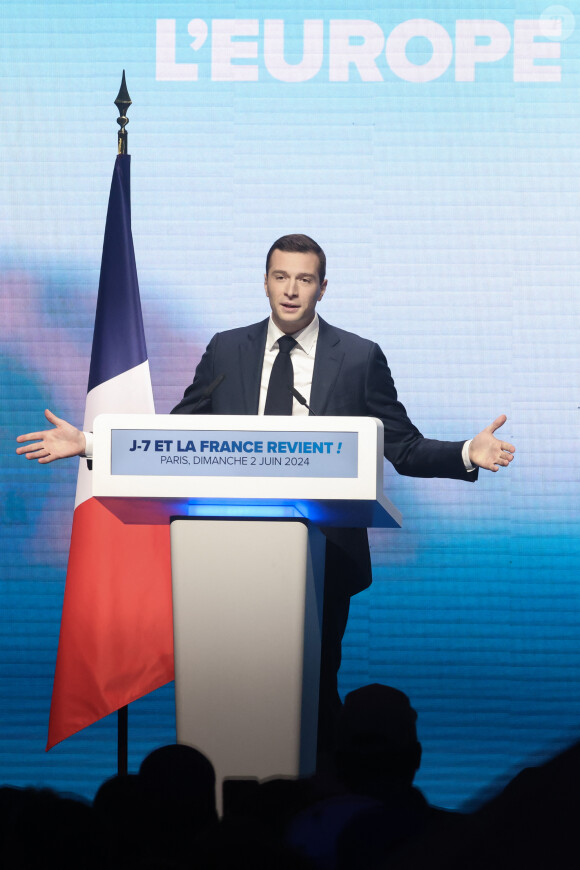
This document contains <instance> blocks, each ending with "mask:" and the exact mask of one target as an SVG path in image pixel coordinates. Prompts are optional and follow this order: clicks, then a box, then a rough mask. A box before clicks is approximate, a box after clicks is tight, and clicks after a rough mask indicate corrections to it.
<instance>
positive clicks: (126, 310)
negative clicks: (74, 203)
mask: <svg viewBox="0 0 580 870" xmlns="http://www.w3.org/2000/svg"><path fill="white" fill-rule="evenodd" d="M146 359H147V347H146V345H145V332H144V330H143V316H142V312H141V300H140V298H139V283H138V281H137V267H136V265H135V251H134V249H133V236H132V234H131V158H130V156H129V155H118V156H117V159H116V161H115V168H114V170H113V179H112V181H111V193H110V195H109V207H108V210H107V223H106V226H105V240H104V242H103V258H102V261H101V277H100V280H99V295H98V298H97V312H96V315H95V330H94V333H93V349H92V353H91V367H90V370H89V384H88V392H90V391H91V390H92V389H94V387H97V386H98V385H99V384H102V383H104V382H105V381H108V380H110V379H111V378H114V377H116V376H117V375H120V374H122V373H123V372H125V371H127V370H128V369H132V368H134V367H135V366H137V365H140V364H141V363H143V362H145V360H146Z"/></svg>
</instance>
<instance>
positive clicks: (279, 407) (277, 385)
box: [264, 335, 296, 416]
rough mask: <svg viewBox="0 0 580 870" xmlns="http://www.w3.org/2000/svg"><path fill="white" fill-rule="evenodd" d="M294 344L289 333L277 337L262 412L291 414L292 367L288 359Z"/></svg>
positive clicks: (294, 341)
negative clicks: (275, 352)
mask: <svg viewBox="0 0 580 870" xmlns="http://www.w3.org/2000/svg"><path fill="white" fill-rule="evenodd" d="M295 344H296V339H294V338H292V336H291V335H283V336H282V338H279V339H278V356H277V357H276V359H275V360H274V365H273V366H272V373H271V375H270V383H269V384H268V392H267V394H266V405H265V408H264V414H286V415H288V416H290V415H291V414H292V393H291V392H290V388H291V387H293V386H294V369H293V368H292V360H291V359H290V351H291V350H292V348H293V347H294V345H295Z"/></svg>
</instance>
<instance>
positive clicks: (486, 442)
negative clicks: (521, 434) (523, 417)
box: [469, 414, 516, 471]
mask: <svg viewBox="0 0 580 870" xmlns="http://www.w3.org/2000/svg"><path fill="white" fill-rule="evenodd" d="M506 420H507V417H506V415H505V414H500V416H499V417H498V418H497V420H494V421H493V423H491V424H490V425H489V426H486V427H485V429H483V431H481V432H480V433H479V435H476V436H475V438H474V439H473V441H472V442H471V444H470V445H469V458H470V460H471V463H472V465H477V466H479V468H487V470H488V471H498V470H499V466H500V465H504V466H507V465H509V464H510V462H511V461H512V459H513V458H514V453H515V450H516V448H515V447H514V445H513V444H508V442H507V441H500V440H499V439H498V438H496V437H495V435H494V434H493V433H494V432H495V430H496V429H499V427H500V426H503V424H504V423H505V421H506Z"/></svg>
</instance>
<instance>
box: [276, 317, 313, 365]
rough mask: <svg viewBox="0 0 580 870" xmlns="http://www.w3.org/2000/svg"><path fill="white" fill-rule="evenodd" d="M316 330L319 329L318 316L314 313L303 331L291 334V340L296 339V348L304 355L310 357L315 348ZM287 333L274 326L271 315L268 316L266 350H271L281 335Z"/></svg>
mask: <svg viewBox="0 0 580 870" xmlns="http://www.w3.org/2000/svg"><path fill="white" fill-rule="evenodd" d="M318 329H319V320H318V314H316V312H315V313H314V318H313V319H312V320H311V321H310V323H309V324H308V326H305V327H304V329H300V330H298V332H293V333H291V335H292V338H294V339H296V343H297V344H298V346H299V347H300V348H301V349H302V350H303V351H304V353H306V354H308V355H310V354H311V353H312V350H313V348H314V347H315V346H316V340H317V339H318ZM286 334H287V333H284V332H282V330H281V329H280V328H279V327H277V326H276V324H275V323H274V321H273V320H272V315H270V319H269V321H268V336H267V338H266V348H267V349H268V350H273V349H274V345H275V344H276V342H277V341H278V339H279V338H281V337H282V336H283V335H286Z"/></svg>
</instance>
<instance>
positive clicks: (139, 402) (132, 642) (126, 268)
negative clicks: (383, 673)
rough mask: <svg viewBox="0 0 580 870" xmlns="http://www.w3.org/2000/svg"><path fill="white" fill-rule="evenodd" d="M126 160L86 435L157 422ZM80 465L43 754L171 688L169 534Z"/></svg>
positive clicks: (111, 226) (111, 218) (120, 168)
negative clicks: (114, 499) (139, 521)
mask: <svg viewBox="0 0 580 870" xmlns="http://www.w3.org/2000/svg"><path fill="white" fill-rule="evenodd" d="M130 170H131V158H130V156H129V155H119V156H118V157H117V159H116V163H115V169H114V172H113V180H112V182H111V192H110V196H109V207H108V211H107V223H106V227H105V239H104V243H103V258H102V262H101V276H100V281H99V294H98V299H97V312H96V316H95V329H94V334H93V348H92V354H91V366H90V372H89V384H88V393H87V403H86V409H85V419H84V429H85V431H88V432H90V431H92V429H93V420H94V418H95V417H96V416H97V414H102V413H105V412H106V413H154V411H155V408H154V403H153V391H152V388H151V376H150V373H149V362H148V359H147V348H146V345H145V332H144V329H143V317H142V313H141V301H140V298H139V284H138V281H137V268H136V265H135V252H134V249H133V237H132V234H131V201H130ZM89 465H90V463H88V462H87V460H86V459H81V460H80V467H79V474H78V482H77V494H76V502H75V512H74V517H73V526H72V536H71V545H70V553H69V561H68V569H67V575H66V586H65V593H64V603H63V611H62V620H61V627H60V638H59V645H58V654H57V660H56V671H55V677H54V687H53V693H52V703H51V709H50V722H49V728H48V743H47V747H46V748H47V750H48V749H50V748H51V747H53V746H54V745H55V744H57V743H59V742H60V741H61V740H65V739H66V738H67V737H70V736H71V734H75V733H76V732H77V731H80V730H81V729H82V728H86V727H87V725H91V724H92V723H93V722H96V721H97V720H98V719H101V718H102V717H103V716H107V715H108V714H109V713H113V712H114V711H115V710H118V709H119V708H121V707H123V706H125V705H126V704H129V703H130V702H131V701H134V700H136V699H137V698H140V697H142V696H143V695H145V694H147V693H148V692H151V691H153V690H154V689H157V688H159V687H160V686H162V685H164V684H165V683H167V682H169V681H170V680H172V679H173V627H172V602H171V561H170V544H169V527H168V526H161V525H158V526H157V525H128V524H127V525H125V524H124V523H122V522H121V521H120V520H119V519H117V517H115V516H114V515H113V514H111V513H110V512H109V511H108V510H107V509H106V508H105V507H103V505H101V504H100V503H99V502H98V501H96V499H94V498H92V495H91V492H92V485H91V470H90V468H89Z"/></svg>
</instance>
